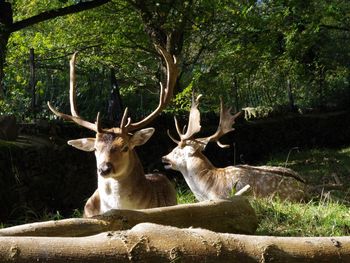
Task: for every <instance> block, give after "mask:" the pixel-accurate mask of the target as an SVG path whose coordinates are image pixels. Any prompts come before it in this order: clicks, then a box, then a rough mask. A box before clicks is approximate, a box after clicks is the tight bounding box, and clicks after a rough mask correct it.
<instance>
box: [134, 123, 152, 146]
mask: <svg viewBox="0 0 350 263" xmlns="http://www.w3.org/2000/svg"><path fill="white" fill-rule="evenodd" d="M153 133H154V128H147V129H142V130H139V131H137V132H135V134H134V135H133V136H132V137H131V138H130V141H129V146H130V148H131V149H133V148H134V147H135V146H140V145H142V144H145V143H146V142H147V141H148V139H149V138H151V136H152V135H153Z"/></svg>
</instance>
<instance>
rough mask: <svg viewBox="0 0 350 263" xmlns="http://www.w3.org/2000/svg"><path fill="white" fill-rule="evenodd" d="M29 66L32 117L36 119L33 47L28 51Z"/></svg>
mask: <svg viewBox="0 0 350 263" xmlns="http://www.w3.org/2000/svg"><path fill="white" fill-rule="evenodd" d="M29 68H30V79H29V89H30V91H31V94H32V102H31V108H32V113H33V118H34V120H36V94H35V93H36V90H35V86H36V81H35V55H34V48H31V49H30V51H29Z"/></svg>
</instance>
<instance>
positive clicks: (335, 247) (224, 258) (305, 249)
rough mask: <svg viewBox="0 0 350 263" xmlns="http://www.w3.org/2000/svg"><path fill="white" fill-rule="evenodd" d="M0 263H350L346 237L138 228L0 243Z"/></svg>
mask: <svg viewBox="0 0 350 263" xmlns="http://www.w3.org/2000/svg"><path fill="white" fill-rule="evenodd" d="M0 261H1V262H14V261H15V262H17V263H21V262H23V263H26V262H67V261H69V262H130V261H132V262H196V263H197V262H245V263H250V262H259V263H260V262H283V263H289V262H295V263H296V262H298V263H302V262H308V263H312V262H315V263H316V262H317V263H320V262H337V263H338V262H350V237H302V238H299V237H268V236H247V235H237V234H222V233H221V234H220V233H215V232H212V231H209V230H205V229H198V228H196V229H195V228H192V229H179V228H176V227H169V226H162V225H157V224H151V223H142V224H139V225H137V226H135V227H134V228H132V229H131V230H126V231H117V232H106V233H101V234H98V235H95V236H89V237H75V238H74V237H51V238H49V237H0Z"/></svg>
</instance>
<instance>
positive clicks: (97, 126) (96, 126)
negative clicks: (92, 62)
mask: <svg viewBox="0 0 350 263" xmlns="http://www.w3.org/2000/svg"><path fill="white" fill-rule="evenodd" d="M77 53H78V52H75V53H74V54H73V56H72V58H71V60H70V62H69V65H70V74H69V76H70V82H69V85H70V88H69V104H70V111H71V114H72V115H68V114H64V113H62V112H59V111H58V110H57V109H56V108H55V107H53V106H52V105H51V103H50V102H49V101H48V102H47V106H48V107H49V109H50V110H51V111H52V112H53V113H54V114H55V115H57V116H58V117H60V118H62V119H64V120H70V121H73V122H75V123H77V124H78V125H80V126H83V127H85V128H88V129H89V130H92V131H95V132H101V131H102V129H101V125H100V113H97V118H96V123H91V122H88V121H86V120H84V119H82V118H81V117H80V116H79V115H78V110H77V107H76V91H75V90H76V83H75V60H76V55H77Z"/></svg>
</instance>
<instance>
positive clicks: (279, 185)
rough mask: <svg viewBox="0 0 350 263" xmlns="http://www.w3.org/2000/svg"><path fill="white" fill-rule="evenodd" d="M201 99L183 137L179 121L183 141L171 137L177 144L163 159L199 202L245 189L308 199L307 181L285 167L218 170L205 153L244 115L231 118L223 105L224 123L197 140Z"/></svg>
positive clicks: (261, 194)
mask: <svg viewBox="0 0 350 263" xmlns="http://www.w3.org/2000/svg"><path fill="white" fill-rule="evenodd" d="M200 97H201V95H199V96H198V97H197V98H196V99H194V97H193V98H192V106H191V110H190V114H189V120H188V125H187V131H186V133H182V132H181V131H180V128H179V124H178V121H177V119H176V117H175V127H176V130H177V133H178V135H179V137H180V141H177V140H176V139H174V138H173V137H172V136H171V135H170V133H169V131H168V135H169V137H170V138H171V139H172V140H173V141H174V142H175V143H176V144H177V147H175V148H174V149H173V150H172V151H171V152H170V153H169V154H168V155H166V156H163V157H162V161H163V163H164V165H165V168H166V169H173V170H177V171H179V172H181V173H182V175H183V176H184V178H185V181H186V183H187V184H188V186H189V188H190V189H191V191H192V192H193V194H194V195H195V197H196V198H197V199H198V200H199V201H203V200H208V199H228V198H230V197H231V195H232V194H233V193H236V192H237V191H239V190H242V189H243V188H244V187H245V186H247V185H249V186H250V187H251V192H252V194H253V195H254V196H256V197H268V196H279V197H280V198H281V199H289V200H301V199H303V198H304V195H305V194H304V180H303V179H302V178H301V177H300V176H299V175H298V174H297V173H296V172H294V171H293V170H291V169H288V168H284V167H272V166H258V167H257V166H249V165H238V166H228V167H225V168H217V167H215V166H214V165H213V164H212V163H211V162H210V161H209V160H208V158H206V157H205V156H204V154H203V153H202V151H203V150H204V149H205V147H206V145H207V144H208V143H209V142H216V143H217V144H218V145H219V146H220V147H221V148H227V147H229V145H223V144H221V143H220V141H219V139H220V138H221V137H222V136H223V135H225V134H226V133H228V132H230V131H233V130H234V129H233V128H232V126H233V124H234V123H235V119H236V118H237V117H238V116H239V115H240V112H238V113H236V114H235V115H232V114H231V108H227V107H225V106H224V105H223V101H222V99H221V103H220V122H219V126H218V129H217V131H216V132H215V133H214V134H213V135H211V136H208V137H204V138H194V136H195V134H196V133H198V132H199V131H200V129H201V125H200V112H199V110H198V105H199V99H200Z"/></svg>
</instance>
